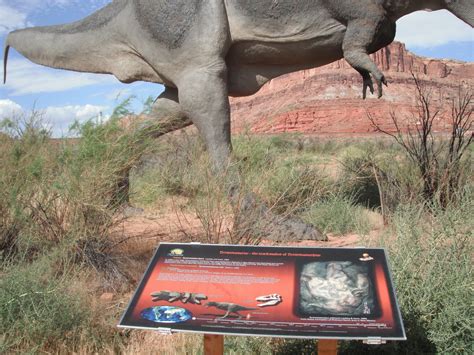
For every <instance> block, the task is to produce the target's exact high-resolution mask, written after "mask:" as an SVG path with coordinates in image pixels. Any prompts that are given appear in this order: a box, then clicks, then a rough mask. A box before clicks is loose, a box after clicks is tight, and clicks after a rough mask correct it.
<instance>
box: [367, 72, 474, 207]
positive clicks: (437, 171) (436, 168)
mask: <svg viewBox="0 0 474 355" xmlns="http://www.w3.org/2000/svg"><path fill="white" fill-rule="evenodd" d="M413 80H414V82H415V87H416V103H417V104H416V108H417V110H416V113H415V114H414V115H413V116H412V120H411V121H410V122H409V123H408V124H407V126H406V129H405V130H404V129H403V127H402V126H401V122H400V117H399V116H398V115H397V113H395V112H393V111H392V112H391V113H390V118H391V121H392V123H393V124H394V126H395V132H394V133H392V132H389V131H387V130H386V129H383V128H381V126H380V124H378V123H377V122H376V120H375V118H374V117H373V116H372V115H371V114H370V113H367V115H368V118H369V120H370V121H371V123H372V126H373V127H374V128H375V129H376V130H377V131H378V132H382V133H384V134H386V135H389V136H390V137H393V138H394V139H395V141H396V142H397V143H398V144H399V145H400V146H401V147H402V148H403V150H404V151H405V153H406V154H407V156H408V158H409V159H410V160H411V161H412V162H413V163H414V164H415V165H416V166H417V168H418V170H419V172H420V175H421V179H422V184H423V197H424V199H425V200H426V201H434V200H435V199H438V201H439V202H440V204H441V206H443V207H446V206H447V205H448V204H449V202H451V201H452V200H453V199H454V197H455V193H456V191H457V190H458V189H459V187H460V186H461V180H462V177H463V176H464V174H463V172H464V168H465V165H463V157H464V155H465V153H466V152H467V151H468V147H469V145H470V144H471V143H472V140H473V132H472V129H473V117H472V113H473V108H474V94H473V92H472V88H471V87H469V88H467V89H466V88H463V87H462V86H459V89H458V94H457V95H456V96H455V97H454V98H453V99H452V103H451V115H450V122H449V123H450V126H451V127H450V128H451V130H450V132H449V135H448V137H447V138H446V137H445V136H438V137H436V136H435V135H434V134H433V133H434V132H433V123H434V122H435V119H436V118H437V117H438V116H440V114H441V113H442V111H441V108H440V107H438V106H435V105H434V104H433V103H432V100H431V93H430V91H429V90H428V89H427V88H426V87H425V86H424V85H423V84H422V82H421V81H420V80H419V79H418V78H417V77H416V76H415V75H413Z"/></svg>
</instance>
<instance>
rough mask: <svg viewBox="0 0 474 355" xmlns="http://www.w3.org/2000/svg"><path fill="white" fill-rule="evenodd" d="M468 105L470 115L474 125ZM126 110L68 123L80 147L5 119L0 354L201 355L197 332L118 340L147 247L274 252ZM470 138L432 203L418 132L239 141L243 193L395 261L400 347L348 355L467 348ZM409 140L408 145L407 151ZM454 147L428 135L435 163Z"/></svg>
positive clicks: (280, 346)
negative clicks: (131, 211)
mask: <svg viewBox="0 0 474 355" xmlns="http://www.w3.org/2000/svg"><path fill="white" fill-rule="evenodd" d="M469 105H470V106H469ZM469 105H468V106H466V107H467V109H466V110H467V111H465V112H464V114H465V113H466V112H468V110H471V111H470V112H472V102H470V104H469ZM453 112H454V113H455V111H453ZM129 113H130V112H128V110H127V103H126V102H124V103H123V104H122V105H119V107H118V109H117V110H116V111H115V113H114V115H113V116H112V118H111V119H110V120H108V121H107V122H105V123H104V122H98V121H96V120H94V119H93V120H90V121H88V122H86V123H76V124H75V125H74V126H73V127H72V129H73V130H74V131H75V132H76V134H77V136H78V138H77V139H62V140H57V139H52V138H51V137H50V133H49V131H48V130H47V129H45V128H44V125H42V123H41V113H39V112H32V113H31V114H30V115H28V116H27V117H9V118H5V119H4V120H3V121H2V122H3V123H2V131H3V132H4V134H0V258H1V260H0V261H1V264H0V275H1V277H0V352H1V353H15V352H39V353H42V352H47V353H56V352H78V353H92V352H99V353H140V352H143V353H149V352H157V353H163V354H164V353H169V354H185V353H186V354H199V353H201V352H202V350H201V338H200V336H198V335H173V341H170V340H169V339H170V338H168V337H166V336H161V335H157V334H155V333H153V332H147V331H138V330H137V331H130V330H119V329H117V328H116V324H117V323H118V320H119V318H120V315H121V313H122V312H123V310H124V308H125V306H126V304H127V302H128V300H129V299H130V297H131V294H132V292H133V290H134V289H135V287H136V285H137V283H138V282H139V279H140V276H141V274H142V273H143V271H144V270H145V268H146V265H147V262H148V260H149V258H150V257H151V255H152V253H153V249H154V247H156V245H157V244H158V243H159V241H201V242H207V243H218V242H222V243H246V244H249V243H252V244H257V243H262V242H264V243H267V244H268V243H272V241H266V240H262V238H260V237H258V236H252V234H251V233H250V234H249V233H245V234H242V233H239V231H238V230H237V229H236V228H234V222H235V220H236V217H237V216H236V214H238V209H235V208H233V207H232V206H231V205H230V204H229V202H228V199H227V196H226V192H225V190H224V189H223V188H222V186H221V184H220V182H219V181H218V178H216V177H215V176H214V174H213V173H212V169H211V168H210V166H209V162H208V158H207V154H206V151H205V147H204V145H203V143H202V142H201V140H200V139H199V138H198V136H197V134H196V132H195V131H193V129H189V130H186V131H183V132H179V133H176V134H172V135H170V136H168V137H163V138H160V139H159V140H155V141H151V140H148V139H146V138H144V137H143V136H142V135H141V134H140V133H134V132H135V131H134V130H133V129H130V128H127V129H124V128H123V125H121V123H120V122H121V118H122V116H124V115H127V114H129ZM464 117H466V116H464ZM469 117H470V116H469ZM467 120H468V122H469V120H471V121H470V122H471V124H472V118H468V119H467ZM453 132H454V134H459V132H461V131H460V130H454V131H453ZM463 132H464V136H463V138H462V139H463V141H462V147H463V148H462V154H458V155H456V156H455V157H458V158H459V159H457V158H456V159H457V160H456V161H455V162H453V161H452V160H449V161H447V162H446V164H456V169H458V170H456V177H455V179H452V178H451V176H448V177H446V178H444V177H443V176H445V175H441V176H440V178H439V180H438V181H439V183H437V184H435V185H430V186H431V187H430V188H432V189H434V190H430V191H429V192H430V194H429V195H427V191H426V171H424V170H421V169H420V165H419V163H420V161H419V160H417V159H416V156H415V158H414V157H413V154H411V150H410V149H407V147H408V148H410V147H411V146H410V145H408V144H412V143H413V144H415V145H414V146H415V147H416V144H417V143H418V144H419V143H420V141H417V139H418V137H417V136H416V135H414V134H412V135H411V136H403V134H402V132H399V133H400V135H397V136H396V137H397V138H399V139H400V140H399V141H398V143H397V141H396V140H393V139H392V138H390V137H385V136H383V135H382V136H377V138H370V139H369V138H367V139H357V140H356V139H350V138H346V139H343V138H340V139H329V138H317V137H305V136H302V135H279V136H255V135H252V134H250V133H243V134H240V135H238V136H235V137H234V155H235V158H236V159H235V164H236V165H237V168H238V169H239V171H240V172H241V184H242V186H243V191H244V192H245V191H253V192H255V193H256V194H257V195H258V196H260V198H261V199H262V200H263V201H264V202H265V203H266V204H267V205H268V206H270V208H271V209H272V210H273V211H275V212H277V213H279V214H283V215H285V214H288V215H297V216H299V217H300V218H302V219H304V220H305V221H307V222H310V223H313V224H314V225H316V226H317V227H318V228H319V229H320V230H321V231H323V232H324V233H326V234H328V235H329V237H330V241H329V242H328V243H329V245H351V243H352V244H353V243H357V244H356V245H366V246H382V247H385V248H387V250H388V255H389V260H390V262H391V268H392V271H393V277H394V283H395V287H396V290H397V293H398V298H399V302H400V306H401V310H402V313H403V318H404V321H405V327H406V330H407V336H408V341H406V342H400V343H389V344H386V345H380V346H376V347H374V346H372V347H370V348H367V346H364V345H362V344H360V343H358V342H342V344H341V349H340V352H341V353H342V354H357V353H361V354H363V353H367V350H368V349H371V350H373V351H375V352H376V353H381V354H395V353H396V354H399V353H410V354H426V353H440V354H446V353H468V352H469V350H470V349H471V346H472V340H473V339H472V317H473V315H472V311H471V309H472V306H471V302H472V297H473V294H472V289H473V284H472V271H473V270H472V253H473V245H472V237H473V235H472V233H473V232H472V231H473V230H474V224H473V219H472V216H473V215H474V203H473V180H472V154H473V148H472V145H471V144H470V143H471V140H470V139H471V138H469V136H468V134H469V131H468V130H464V131H463ZM470 134H472V133H470ZM407 137H408V138H409V139H410V140H411V141H409V142H411V143H406V142H407V141H406V140H402V139H407ZM452 137H453V136H452V135H451V136H442V135H438V136H430V139H433V141H432V142H433V145H432V146H433V147H436V149H434V150H433V152H436V153H437V154H440V155H438V156H437V157H441V156H444V155H441V154H444V153H443V152H446V150H444V149H448V151H447V152H448V154H449V152H451V150H450V149H451V148H450V147H452V146H453V145H452V144H451V143H450V142H451V140H450V139H452ZM456 137H458V138H456V139H458V140H457V141H455V143H454V145H455V146H459V141H460V138H459V136H456ZM400 142H405V146H404V145H403V144H401V145H400V144H399V143H400ZM456 142H458V143H456ZM430 144H431V143H430ZM456 144H458V145H456ZM456 154H457V153H456ZM440 159H441V158H439V159H438V161H440ZM448 159H450V158H449V155H448ZM443 161H444V160H443ZM423 162H424V160H423ZM443 164H445V163H443ZM129 169H131V176H130V203H131V204H132V205H133V206H135V207H139V208H141V209H143V214H142V215H139V216H130V215H128V214H127V213H126V211H125V210H124V208H123V202H124V200H125V199H128V198H127V197H126V196H122V195H121V194H120V186H121V185H120V182H121V181H122V180H121V179H122V178H123V172H124V171H127V170H129ZM430 169H431V166H430ZM448 170H449V171H452V167H449V169H448ZM430 171H431V170H430ZM443 173H446V171H444V172H443ZM436 176H438V175H436ZM117 191H118V193H117ZM143 225H145V226H149V228H148V229H147V228H145V229H143ZM154 226H155V227H154ZM157 226H158V227H157ZM165 226H166V228H165ZM140 228H141V229H140ZM280 243H287V244H294V243H297V241H292V240H287V241H282V242H280ZM318 245H324V242H320V244H318ZM226 349H227V350H226V351H227V352H228V353H229V354H295V353H301V354H312V353H315V342H312V341H291V340H281V339H268V338H241V337H226Z"/></svg>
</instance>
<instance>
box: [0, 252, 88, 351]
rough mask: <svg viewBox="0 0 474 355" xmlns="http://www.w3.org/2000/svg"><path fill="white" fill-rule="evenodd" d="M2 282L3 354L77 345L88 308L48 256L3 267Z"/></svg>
mask: <svg viewBox="0 0 474 355" xmlns="http://www.w3.org/2000/svg"><path fill="white" fill-rule="evenodd" d="M2 274H3V275H2V278H1V279H0V334H2V336H0V352H2V353H6V352H10V351H13V350H15V349H29V351H32V352H35V351H38V350H39V349H42V348H47V347H48V346H52V347H53V348H54V344H55V343H58V342H69V343H71V344H72V343H74V342H76V341H77V340H78V333H77V330H78V329H79V328H81V327H82V326H83V323H85V322H87V320H88V318H89V312H88V310H87V307H86V306H85V304H84V303H83V302H82V301H81V300H80V299H79V298H78V297H77V296H73V295H70V294H69V293H68V291H67V289H66V287H65V286H66V285H67V282H66V279H67V275H66V274H62V275H60V274H59V273H58V271H57V270H55V266H54V262H52V260H51V259H50V257H49V256H46V257H42V258H39V259H37V260H36V261H34V262H32V263H21V264H17V265H7V264H5V265H3V266H2Z"/></svg>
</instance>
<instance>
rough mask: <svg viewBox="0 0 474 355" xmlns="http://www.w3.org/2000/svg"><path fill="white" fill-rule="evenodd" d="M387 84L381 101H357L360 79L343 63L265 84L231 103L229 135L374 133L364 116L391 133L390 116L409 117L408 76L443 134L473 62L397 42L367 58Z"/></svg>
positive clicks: (473, 74)
mask: <svg viewBox="0 0 474 355" xmlns="http://www.w3.org/2000/svg"><path fill="white" fill-rule="evenodd" d="M371 57H372V59H373V60H374V61H375V62H376V63H377V65H378V66H379V68H380V69H381V70H382V71H383V72H384V74H385V76H386V77H387V80H388V82H389V84H388V87H384V96H383V97H382V98H381V99H377V98H375V96H374V95H370V94H368V98H367V99H366V100H362V80H361V77H360V75H359V73H357V72H356V71H355V70H354V69H352V68H351V67H350V66H349V64H347V62H345V61H344V60H339V61H337V62H334V63H332V64H329V65H326V66H324V67H320V68H316V69H309V70H302V71H299V72H295V73H291V74H287V75H284V76H281V77H278V78H276V79H273V80H271V81H270V82H268V83H267V84H266V85H265V86H264V87H263V88H262V89H261V90H260V91H259V92H258V93H256V94H255V95H253V96H249V97H243V98H231V110H232V124H233V131H234V132H240V131H242V130H245V129H248V130H250V131H251V132H255V133H277V132H302V133H308V134H343V135H350V134H363V133H370V132H374V131H375V130H374V128H373V127H372V126H371V124H370V121H369V120H368V118H367V112H370V113H371V114H372V115H373V116H374V117H375V118H376V120H377V122H378V123H379V124H380V125H381V126H382V127H383V128H385V129H387V130H391V131H393V130H394V127H393V124H392V123H391V120H390V112H396V114H397V115H398V116H399V117H402V118H405V119H408V118H409V117H413V112H414V110H415V108H416V106H415V101H416V100H415V97H416V95H415V92H416V88H415V85H414V81H413V79H412V74H411V73H414V74H415V75H416V76H417V77H418V78H419V79H420V81H421V82H422V84H423V85H425V86H426V88H427V90H428V91H429V92H430V95H431V98H432V103H433V105H436V106H440V107H441V108H442V109H443V112H444V113H443V115H441V116H440V117H439V119H438V120H437V121H436V122H435V130H437V131H443V130H446V129H448V123H447V118H448V116H449V112H450V106H451V98H452V97H453V96H455V95H456V93H457V92H458V89H459V85H462V86H464V87H466V86H470V87H473V86H474V85H473V84H474V63H464V62H457V61H451V60H437V59H429V58H423V57H419V56H417V55H414V54H412V53H410V52H408V51H407V50H406V48H405V45H404V44H403V43H399V42H394V43H392V44H391V45H390V46H388V47H386V48H384V49H382V50H380V51H379V52H377V53H374V54H372V56H371Z"/></svg>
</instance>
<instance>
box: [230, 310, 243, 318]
mask: <svg viewBox="0 0 474 355" xmlns="http://www.w3.org/2000/svg"><path fill="white" fill-rule="evenodd" d="M232 313H235V314H236V315H237V317H238V318H239V319H241V318H242V315H241V314H240V313H239V312H237V311H235V312H232Z"/></svg>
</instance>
